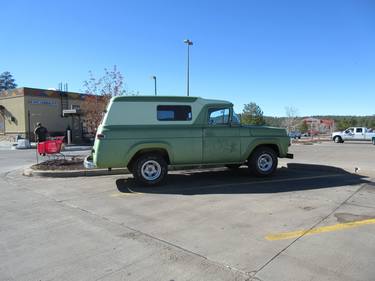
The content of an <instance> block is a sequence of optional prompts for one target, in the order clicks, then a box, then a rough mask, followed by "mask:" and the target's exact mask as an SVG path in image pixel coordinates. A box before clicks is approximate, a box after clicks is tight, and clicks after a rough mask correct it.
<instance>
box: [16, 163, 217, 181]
mask: <svg viewBox="0 0 375 281" xmlns="http://www.w3.org/2000/svg"><path fill="white" fill-rule="evenodd" d="M218 167H222V166H217V165H207V166H183V167H170V168H169V171H182V170H196V169H198V170H199V169H211V168H218ZM126 174H130V172H129V170H128V169H126V168H115V169H112V170H110V171H109V170H108V169H85V170H84V169H82V170H65V171H58V170H47V171H41V170H35V169H32V168H27V169H24V170H23V173H22V175H24V176H26V177H32V176H37V177H50V178H74V177H94V176H108V175H126Z"/></svg>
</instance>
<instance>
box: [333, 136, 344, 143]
mask: <svg viewBox="0 0 375 281" xmlns="http://www.w3.org/2000/svg"><path fill="white" fill-rule="evenodd" d="M333 141H334V142H335V143H343V140H342V138H341V137H339V136H336V137H334V138H333Z"/></svg>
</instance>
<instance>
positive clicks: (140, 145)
mask: <svg viewBox="0 0 375 281" xmlns="http://www.w3.org/2000/svg"><path fill="white" fill-rule="evenodd" d="M158 105H189V106H191V107H192V120H189V121H158V120H157V112H156V108H157V106H158ZM211 108H229V109H230V116H232V114H233V104H232V103H230V102H227V101H220V100H207V99H202V98H194V97H139V96H135V97H116V98H112V99H111V102H110V103H109V105H108V109H107V113H106V114H105V116H104V118H103V121H102V124H101V125H100V126H99V128H98V132H97V134H102V135H104V136H105V137H104V138H103V139H98V138H96V139H95V144H94V149H93V160H94V164H95V165H96V166H97V167H99V168H116V167H127V166H128V164H129V163H130V162H131V160H132V159H133V157H134V156H135V155H136V154H137V153H139V152H140V151H151V150H163V151H164V152H166V153H167V155H168V158H169V164H170V165H173V166H177V165H189V166H190V165H210V164H211V165H212V164H235V163H236V164H237V163H238V164H240V163H245V162H246V161H247V159H248V157H249V156H250V155H251V152H252V151H253V150H254V149H255V148H256V147H258V146H260V145H272V146H274V147H275V148H276V147H277V150H278V152H279V155H278V156H279V157H280V158H282V157H287V153H288V146H289V137H288V136H287V133H286V131H285V129H282V128H273V127H266V126H241V125H239V124H235V123H232V122H231V120H232V118H230V122H228V124H225V125H209V122H208V120H209V116H208V112H209V109H211Z"/></svg>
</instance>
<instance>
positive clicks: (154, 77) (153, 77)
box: [151, 75, 157, 96]
mask: <svg viewBox="0 0 375 281" xmlns="http://www.w3.org/2000/svg"><path fill="white" fill-rule="evenodd" d="M151 79H154V89H155V96H156V95H157V91H156V76H155V75H153V76H151Z"/></svg>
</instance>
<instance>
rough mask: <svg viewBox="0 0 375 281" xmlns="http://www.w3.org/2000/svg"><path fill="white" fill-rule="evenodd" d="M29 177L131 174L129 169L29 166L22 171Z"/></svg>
mask: <svg viewBox="0 0 375 281" xmlns="http://www.w3.org/2000/svg"><path fill="white" fill-rule="evenodd" d="M22 174H23V175H24V176H27V177H33V176H37V177H50V178H73V177H92V176H108V175H124V174H129V171H128V169H112V170H110V171H109V170H108V169H92V170H70V171H54V170H49V171H40V170H34V169H31V168H27V169H25V170H24V171H23V173H22Z"/></svg>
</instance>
